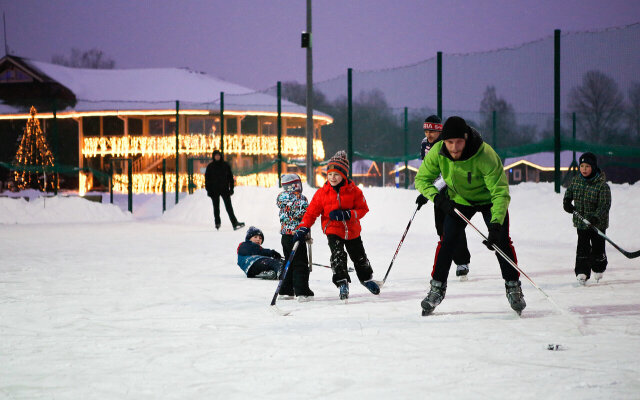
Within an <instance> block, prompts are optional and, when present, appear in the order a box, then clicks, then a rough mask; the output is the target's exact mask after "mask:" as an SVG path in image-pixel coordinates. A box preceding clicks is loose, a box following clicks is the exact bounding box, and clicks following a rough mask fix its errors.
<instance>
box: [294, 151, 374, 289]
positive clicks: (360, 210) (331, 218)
mask: <svg viewBox="0 0 640 400" xmlns="http://www.w3.org/2000/svg"><path fill="white" fill-rule="evenodd" d="M348 174H349V160H347V154H346V153H345V152H344V151H343V150H341V151H338V152H337V153H336V154H335V155H334V156H333V157H332V158H331V160H329V163H328V164H327V182H326V183H325V184H324V186H322V187H321V188H320V189H318V190H317V191H316V193H315V194H314V196H313V199H311V203H310V204H309V207H307V212H306V213H305V215H304V217H303V218H302V222H301V223H300V226H299V228H298V230H297V231H296V233H295V235H294V236H295V239H296V240H305V238H306V236H307V234H308V233H309V230H310V229H311V226H312V225H313V224H314V222H315V221H316V219H317V218H318V217H320V224H321V228H322V232H324V233H325V235H327V239H328V241H329V249H330V250H331V269H332V270H333V279H332V280H333V283H334V284H335V285H336V286H337V287H338V288H339V290H340V299H342V300H346V299H347V298H348V297H349V282H351V278H350V277H349V273H348V271H347V253H348V254H349V257H350V258H351V261H353V265H354V267H355V270H356V274H357V275H358V279H359V280H360V283H362V284H363V285H364V286H365V287H366V288H367V289H368V290H369V291H370V292H371V293H373V294H379V293H380V287H379V286H378V284H377V283H376V282H375V281H374V280H373V269H371V264H370V263H369V260H368V259H367V254H366V253H365V251H364V246H363V244H362V238H361V237H360V230H361V228H360V218H362V217H364V216H365V214H366V213H367V212H369V207H368V206H367V202H366V200H365V199H364V195H363V194H362V191H361V190H360V189H359V188H358V187H357V186H356V185H355V184H354V183H353V182H352V181H350V180H349V179H347V176H348ZM345 247H346V252H345Z"/></svg>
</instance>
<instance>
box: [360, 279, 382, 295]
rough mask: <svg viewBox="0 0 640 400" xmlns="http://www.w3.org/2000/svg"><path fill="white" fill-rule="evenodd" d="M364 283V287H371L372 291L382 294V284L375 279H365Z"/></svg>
mask: <svg viewBox="0 0 640 400" xmlns="http://www.w3.org/2000/svg"><path fill="white" fill-rule="evenodd" d="M362 284H363V285H364V287H366V288H367V289H369V291H370V292H371V293H373V294H376V295H377V294H380V286H378V284H377V283H376V282H375V281H374V280H369V281H365V282H362Z"/></svg>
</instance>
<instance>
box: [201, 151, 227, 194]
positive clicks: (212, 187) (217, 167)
mask: <svg viewBox="0 0 640 400" xmlns="http://www.w3.org/2000/svg"><path fill="white" fill-rule="evenodd" d="M204 186H205V189H207V196H209V197H211V196H214V195H220V194H223V195H228V194H231V193H232V192H233V187H234V182H233V173H232V172H231V166H229V164H228V163H227V162H226V161H224V160H223V159H220V160H219V161H215V160H213V161H211V162H210V163H209V165H207V170H206V171H205V173H204Z"/></svg>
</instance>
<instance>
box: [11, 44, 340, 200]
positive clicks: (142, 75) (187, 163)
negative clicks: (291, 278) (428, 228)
mask: <svg viewBox="0 0 640 400" xmlns="http://www.w3.org/2000/svg"><path fill="white" fill-rule="evenodd" d="M277 105H278V101H277V97H276V96H275V95H270V94H267V93H263V92H255V91H252V90H251V89H248V88H245V87H242V86H239V85H236V84H233V83H229V82H226V81H223V80H220V79H217V78H214V77H212V76H209V75H207V74H204V73H200V72H195V71H191V70H188V69H183V68H146V69H103V70H99V69H80V68H69V67H64V66H60V65H56V64H51V63H46V62H40V61H34V60H29V59H26V58H21V57H16V56H11V55H7V56H5V57H3V58H2V59H0V144H1V145H0V148H3V150H1V151H0V161H2V162H5V163H10V162H11V161H12V157H13V154H15V151H16V144H15V143H16V138H17V137H19V135H21V134H22V130H23V129H24V126H25V124H26V121H27V119H28V118H29V116H30V115H29V109H30V108H31V106H35V108H36V109H37V112H38V114H37V115H36V118H38V119H39V120H40V121H41V126H43V129H44V130H45V134H46V136H47V138H48V140H49V141H52V140H57V142H56V143H51V144H50V145H51V146H52V148H53V149H54V151H55V150H57V151H56V153H57V154H58V157H57V160H58V161H57V162H58V163H61V164H65V165H73V166H78V167H81V168H82V167H89V168H87V170H89V171H91V170H94V171H101V172H104V173H109V172H111V171H112V170H111V168H112V167H111V166H112V165H113V171H115V172H114V173H115V175H114V189H115V190H120V191H126V182H127V180H128V178H127V177H128V172H129V171H128V170H127V168H128V165H129V161H128V160H131V161H130V162H131V165H132V167H131V169H132V171H131V173H132V181H133V191H134V192H135V193H154V192H158V191H160V190H161V184H162V182H161V180H162V168H163V167H162V166H163V164H164V165H165V171H166V175H165V176H166V185H167V186H166V187H167V191H174V190H175V176H176V171H175V170H176V164H177V165H178V177H179V178H178V179H179V185H178V186H179V188H180V191H187V190H188V188H187V170H188V169H189V170H191V171H193V172H194V173H193V174H192V176H193V183H194V184H195V186H196V187H203V186H204V177H203V174H202V171H203V169H204V166H206V164H207V163H208V162H209V161H210V159H211V153H212V151H213V150H215V149H220V144H221V138H222V140H223V141H224V154H225V159H226V160H227V161H229V162H230V163H231V166H232V168H233V170H234V173H235V174H236V176H237V184H239V185H259V186H272V185H274V184H276V183H277V181H278V176H277V165H276V163H274V160H275V159H276V158H277V134H278V132H277V115H278V107H277ZM221 114H222V115H223V118H224V120H223V122H224V123H223V124H221ZM281 117H282V119H281V121H282V140H281V149H282V150H281V152H282V156H283V160H288V161H292V160H304V159H305V158H306V135H305V127H306V107H304V106H300V105H298V104H294V103H291V102H289V101H286V100H282V101H281ZM176 121H177V125H178V126H177V128H178V137H176ZM313 121H314V127H315V129H314V144H313V147H314V160H317V161H320V160H323V159H324V158H325V154H324V148H323V144H322V127H323V126H325V125H327V124H330V123H332V122H333V119H332V118H331V117H330V116H328V115H326V114H323V113H321V112H314V115H313ZM221 128H222V129H223V130H224V132H221ZM53 130H55V131H56V138H53V135H52V131H53ZM176 143H177V145H176ZM176 147H178V151H177V153H178V157H177V158H178V162H177V163H176ZM125 160H126V162H125ZM163 160H164V163H163ZM191 168H193V169H191ZM282 170H283V172H286V171H287V170H290V171H294V172H297V173H299V174H300V175H301V176H302V177H303V179H306V177H305V174H304V172H305V171H304V168H300V169H298V167H296V166H295V164H293V163H290V164H288V165H287V164H286V163H283V168H282ZM319 174H320V170H319V169H318V174H317V175H316V176H318V175H319ZM66 178H67V184H68V183H69V182H74V185H76V187H75V188H77V189H78V190H79V191H80V192H86V191H88V190H91V189H92V187H97V186H101V185H102V184H100V183H99V182H98V181H97V180H96V179H92V178H93V177H92V174H91V173H90V172H89V173H84V172H81V173H80V176H79V177H78V180H77V181H75V180H74V179H73V178H72V177H71V178H69V177H66ZM0 179H1V178H0ZM76 182H77V183H76ZM102 187H103V189H104V186H103V185H102ZM69 188H70V189H71V188H72V187H69ZM75 188H74V189H75Z"/></svg>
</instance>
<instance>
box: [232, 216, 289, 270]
mask: <svg viewBox="0 0 640 400" xmlns="http://www.w3.org/2000/svg"><path fill="white" fill-rule="evenodd" d="M263 242H264V234H263V233H262V231H261V230H260V229H258V228H256V227H255V226H251V227H249V229H248V230H247V236H246V237H245V241H244V242H242V243H240V244H239V245H238V266H239V267H240V269H242V271H244V273H245V274H247V278H261V279H278V276H279V275H280V271H281V269H282V256H281V255H280V253H278V252H277V251H275V250H271V249H265V248H263V247H262V246H261V245H262V243H263Z"/></svg>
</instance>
